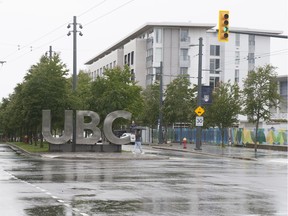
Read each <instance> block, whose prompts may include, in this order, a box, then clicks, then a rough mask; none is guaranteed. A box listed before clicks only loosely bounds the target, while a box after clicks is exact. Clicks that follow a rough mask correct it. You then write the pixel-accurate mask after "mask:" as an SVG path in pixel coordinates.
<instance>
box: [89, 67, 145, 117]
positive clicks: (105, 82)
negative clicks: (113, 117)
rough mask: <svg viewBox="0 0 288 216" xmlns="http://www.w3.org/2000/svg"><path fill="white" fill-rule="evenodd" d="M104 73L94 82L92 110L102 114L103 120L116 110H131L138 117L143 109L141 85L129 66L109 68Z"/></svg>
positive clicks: (92, 87)
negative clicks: (134, 79) (137, 83)
mask: <svg viewBox="0 0 288 216" xmlns="http://www.w3.org/2000/svg"><path fill="white" fill-rule="evenodd" d="M103 74H104V76H102V77H97V78H96V80H95V81H94V82H92V86H91V98H90V102H89V105H90V110H93V111H95V112H97V113H98V114H99V115H100V119H101V122H103V121H104V119H105V117H106V115H107V114H109V113H110V112H113V111H115V110H126V111H129V112H131V113H132V115H133V118H134V119H137V118H138V116H139V115H140V114H141V113H142V109H143V101H142V97H141V94H140V93H141V87H140V86H137V85H136V83H135V82H134V81H132V80H131V78H132V77H131V73H130V69H129V67H128V66H125V67H124V69H121V68H120V67H116V68H113V69H107V70H105V72H104V73H103ZM117 121H118V120H117Z"/></svg>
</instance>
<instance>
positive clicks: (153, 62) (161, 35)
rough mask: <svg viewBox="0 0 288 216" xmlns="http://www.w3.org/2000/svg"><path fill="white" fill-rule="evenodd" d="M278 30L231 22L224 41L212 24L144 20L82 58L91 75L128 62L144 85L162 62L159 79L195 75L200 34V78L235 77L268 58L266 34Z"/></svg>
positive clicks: (239, 78) (165, 81)
mask: <svg viewBox="0 0 288 216" xmlns="http://www.w3.org/2000/svg"><path fill="white" fill-rule="evenodd" d="M281 33H282V32H280V31H269V30H256V29H243V28H242V29H240V28H230V36H229V42H228V43H221V42H219V41H218V39H217V30H216V29H215V24H192V23H148V24H145V25H144V26H142V27H141V28H139V29H137V30H136V31H134V32H133V33H131V34H130V35H128V36H127V37H125V38H124V39H122V40H120V41H119V42H118V43H116V44H114V45H112V46H111V47H109V48H107V49H106V50H105V51H103V52H102V53H99V54H98V55H97V56H95V57H94V58H92V59H91V60H89V61H88V62H86V65H88V72H89V73H90V75H91V77H92V78H93V79H94V78H95V77H96V76H101V75H102V73H103V71H104V70H105V68H113V67H115V66H121V67H122V66H123V65H125V64H127V65H129V66H130V68H131V73H132V74H133V78H134V79H135V80H136V81H138V84H139V85H140V86H142V87H144V88H145V87H146V86H147V85H149V84H151V83H153V82H155V80H156V79H158V78H159V77H158V76H156V74H157V71H158V70H159V68H160V62H162V63H163V68H162V73H163V85H164V86H166V85H167V84H168V83H170V82H171V80H173V79H174V78H175V77H176V76H177V75H179V74H188V75H189V76H190V78H191V83H192V84H197V79H198V77H197V76H198V51H199V47H198V46H197V45H198V44H199V38H200V37H202V38H203V45H204V46H203V56H202V59H203V60H202V71H203V72H202V84H203V85H206V86H207V85H208V86H215V85H216V84H217V83H218V82H219V81H223V82H227V81H228V80H230V81H231V82H237V83H238V84H239V86H242V85H243V83H242V81H243V78H245V77H246V75H247V73H248V71H249V70H252V69H254V67H257V66H261V65H265V64H269V63H270V55H269V53H270V38H271V37H279V36H281V35H280V34H281Z"/></svg>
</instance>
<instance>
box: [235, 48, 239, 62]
mask: <svg viewBox="0 0 288 216" xmlns="http://www.w3.org/2000/svg"><path fill="white" fill-rule="evenodd" d="M235 64H236V65H239V64H240V52H239V51H235Z"/></svg>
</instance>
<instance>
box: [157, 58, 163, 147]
mask: <svg viewBox="0 0 288 216" xmlns="http://www.w3.org/2000/svg"><path fill="white" fill-rule="evenodd" d="M159 75H160V76H159V77H160V83H159V86H160V91H159V132H158V142H159V144H163V133H162V124H163V113H162V105H163V63H162V61H161V62H160V71H159Z"/></svg>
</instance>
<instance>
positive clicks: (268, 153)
mask: <svg viewBox="0 0 288 216" xmlns="http://www.w3.org/2000/svg"><path fill="white" fill-rule="evenodd" d="M9 146H10V148H11V149H13V150H14V151H15V152H16V153H18V154H20V153H24V154H26V155H30V156H35V157H43V158H47V159H72V160H110V159H117V160H161V159H169V156H164V155H159V154H155V152H156V151H157V150H161V149H162V150H169V151H180V152H186V153H191V154H201V155H206V156H209V157H226V158H233V159H241V160H251V161H256V160H258V159H266V158H267V159H268V158H269V159H279V158H281V159H287V161H288V153H287V152H284V151H273V150H265V149H258V150H257V152H256V153H255V151H254V149H253V148H245V147H234V146H225V147H221V146H218V145H211V144H203V145H202V146H201V149H202V150H195V147H196V146H195V144H187V145H186V148H184V146H183V144H179V143H170V144H144V145H142V148H143V150H144V152H145V154H133V153H132V150H133V147H134V146H133V145H122V152H119V153H108V152H107V153H105V152H103V153H102V152H47V153H30V152H26V151H25V150H23V149H20V148H18V147H17V146H15V145H13V144H9Z"/></svg>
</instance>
